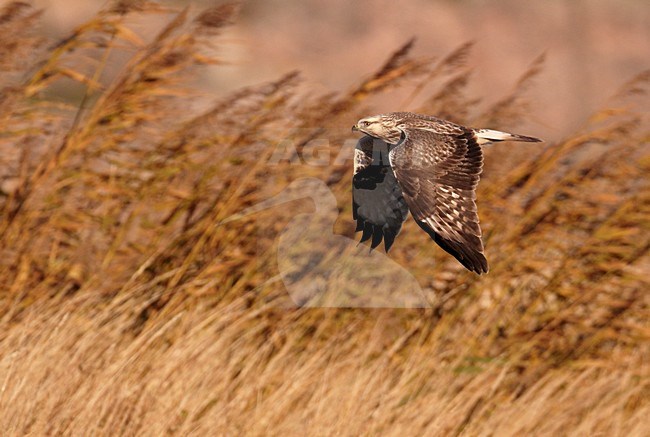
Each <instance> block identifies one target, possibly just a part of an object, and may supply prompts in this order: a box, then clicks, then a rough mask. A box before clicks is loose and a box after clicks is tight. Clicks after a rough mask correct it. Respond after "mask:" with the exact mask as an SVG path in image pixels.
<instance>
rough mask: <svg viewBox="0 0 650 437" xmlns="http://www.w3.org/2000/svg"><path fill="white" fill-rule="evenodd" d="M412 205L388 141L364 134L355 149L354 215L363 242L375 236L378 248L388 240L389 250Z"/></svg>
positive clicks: (374, 241)
mask: <svg viewBox="0 0 650 437" xmlns="http://www.w3.org/2000/svg"><path fill="white" fill-rule="evenodd" d="M407 214H408V206H407V204H406V201H405V200H404V196H403V195H402V190H401V188H400V186H399V184H398V183H397V180H396V179H395V174H394V173H393V170H392V168H391V167H390V162H389V158H388V145H387V144H386V143H385V142H383V141H381V140H378V139H374V138H372V137H370V136H364V137H362V138H361V139H360V140H359V142H358V143H357V146H356V148H355V151H354V176H353V177H352V216H353V218H354V219H355V220H356V221H357V228H356V232H359V231H363V233H362V234H361V242H364V241H367V240H370V239H372V240H371V243H370V247H371V248H372V249H374V248H375V247H377V246H379V244H380V243H381V241H382V240H383V241H384V247H385V249H386V252H388V251H389V250H390V247H391V246H392V245H393V242H394V241H395V237H397V234H399V232H400V230H401V229H402V223H404V220H406V216H407Z"/></svg>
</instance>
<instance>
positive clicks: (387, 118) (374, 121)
mask: <svg viewBox="0 0 650 437" xmlns="http://www.w3.org/2000/svg"><path fill="white" fill-rule="evenodd" d="M400 122H401V118H400V117H397V116H396V114H395V113H391V114H380V115H373V116H372V117H366V118H362V119H361V120H359V121H358V122H357V124H355V125H354V126H352V130H353V131H359V132H363V133H364V134H367V135H370V136H371V137H374V138H379V139H380V140H383V141H385V142H387V143H388V144H397V143H399V140H400V139H401V137H402V131H401V130H400V129H399V127H398V126H399V124H400Z"/></svg>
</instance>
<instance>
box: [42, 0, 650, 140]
mask: <svg viewBox="0 0 650 437" xmlns="http://www.w3.org/2000/svg"><path fill="white" fill-rule="evenodd" d="M35 3H36V4H37V5H39V6H42V7H44V8H46V13H45V15H44V20H43V22H44V24H45V27H44V29H43V31H45V32H47V33H48V34H50V35H59V36H60V35H62V34H64V33H66V32H67V31H69V29H70V28H71V27H73V26H75V25H78V24H79V23H81V22H83V21H84V20H87V19H88V18H89V17H91V16H92V15H93V14H94V13H96V12H97V11H98V10H99V9H100V8H101V7H103V6H105V5H106V2H105V1H99V0H38V1H36V2H35ZM213 3H214V2H209V1H199V2H193V4H195V5H203V6H208V5H210V4H213ZM163 4H168V5H176V6H183V5H186V4H188V2H182V1H176V2H170V1H167V2H163ZM649 23H650V6H648V3H647V2H645V1H642V0H549V1H544V2H521V1H517V0H496V1H489V0H436V1H433V0H412V1H408V2H400V3H399V5H398V4H396V3H395V2H392V1H389V0H378V1H357V2H352V3H350V2H347V1H344V0H333V1H328V2H320V1H312V0H307V1H300V0H251V1H245V2H243V3H242V11H241V16H240V18H239V20H238V25H237V26H236V27H233V28H231V29H230V30H229V31H228V36H227V38H226V39H225V41H226V42H227V44H226V46H225V47H224V52H223V53H224V55H225V56H224V58H225V60H226V61H227V62H229V63H230V64H231V65H230V66H228V67H227V68H223V67H220V68H218V69H214V70H213V71H212V72H211V73H210V74H207V75H206V76H205V78H206V80H207V81H209V82H208V83H209V88H208V89H209V92H214V93H215V94H218V93H221V92H223V91H228V90H233V89H236V88H238V87H240V86H243V85H250V84H254V83H259V82H262V81H264V80H267V79H268V78H270V77H278V76H279V75H281V74H284V73H286V72H288V71H291V70H300V71H302V72H304V75H305V77H306V78H307V79H308V80H310V81H311V82H313V84H314V85H316V86H320V89H321V90H322V91H325V90H345V89H347V88H349V87H351V86H353V85H354V83H355V80H356V79H357V78H358V77H359V76H360V75H364V74H368V72H369V71H371V70H372V69H373V68H374V67H375V66H377V65H379V64H380V63H381V62H382V61H383V60H384V58H385V56H386V53H387V52H389V51H392V50H394V49H396V48H397V47H399V46H401V45H402V44H403V43H404V42H405V41H407V40H408V39H410V38H411V37H416V38H417V44H416V46H415V53H417V54H421V55H427V56H440V55H443V54H445V53H448V52H450V51H451V50H452V49H454V48H456V47H458V46H459V45H460V44H462V43H465V42H467V41H474V42H475V43H476V47H475V48H474V50H473V52H472V60H471V62H470V64H471V67H472V68H473V70H474V71H473V77H472V81H471V83H470V91H471V94H472V95H475V96H479V97H480V98H482V99H483V100H484V101H486V102H491V101H494V100H496V99H497V98H499V97H500V96H501V95H503V94H505V93H507V92H509V91H510V89H511V88H512V87H513V85H514V83H515V81H516V80H517V78H518V77H519V75H520V74H521V72H523V71H525V69H526V68H527V66H528V65H529V64H530V63H531V62H533V60H534V59H535V58H536V57H537V56H538V55H540V54H542V53H546V54H547V57H546V62H545V65H544V71H543V74H541V75H540V76H539V77H538V78H537V79H536V83H537V85H538V86H535V87H533V89H531V92H530V101H531V102H532V104H534V105H535V111H534V116H531V117H530V119H528V120H527V125H526V127H527V128H530V129H531V132H529V133H531V134H536V135H538V136H541V137H544V138H546V139H548V140H558V139H560V138H562V137H563V136H565V135H566V134H568V133H569V131H570V130H571V129H572V128H573V127H575V126H576V125H578V124H580V123H582V122H583V121H584V120H585V117H586V116H587V115H588V114H589V113H590V112H591V111H593V109H594V108H596V107H599V106H601V105H603V104H604V103H605V102H606V99H607V98H608V97H609V96H611V94H612V92H613V90H615V89H616V88H617V87H618V86H619V85H620V84H621V82H622V81H623V80H626V79H628V78H630V77H632V76H633V75H634V74H636V73H638V72H639V71H641V70H642V69H644V68H647V66H648V63H649V62H650V25H649ZM396 106H399V104H398V102H395V101H385V102H384V104H383V105H380V106H378V107H377V110H379V111H382V112H389V111H391V110H398V109H402V108H398V107H396Z"/></svg>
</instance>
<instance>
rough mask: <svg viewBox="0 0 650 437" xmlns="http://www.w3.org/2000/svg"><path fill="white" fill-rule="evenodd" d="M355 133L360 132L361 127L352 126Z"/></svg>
mask: <svg viewBox="0 0 650 437" xmlns="http://www.w3.org/2000/svg"><path fill="white" fill-rule="evenodd" d="M354 131H357V132H358V131H359V126H357V125H356V124H355V125H354V126H352V132H354Z"/></svg>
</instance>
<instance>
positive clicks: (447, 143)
mask: <svg viewBox="0 0 650 437" xmlns="http://www.w3.org/2000/svg"><path fill="white" fill-rule="evenodd" d="M403 131H404V139H403V141H402V142H401V143H400V144H399V145H398V146H397V147H395V148H393V150H391V152H390V162H391V165H392V167H393V170H394V172H395V176H396V178H397V181H398V182H399V184H400V186H401V188H402V191H403V193H404V198H405V199H406V203H407V204H408V206H409V209H410V210H411V214H412V215H413V218H414V219H415V221H416V222H417V223H418V225H419V226H420V227H421V228H422V229H424V230H425V231H426V232H427V233H428V234H429V236H430V237H431V238H432V239H433V240H434V241H435V242H436V243H438V245H440V247H442V248H443V249H444V250H446V251H447V252H449V253H450V254H451V255H453V256H454V257H455V258H456V259H457V260H458V261H460V263H461V264H462V265H464V266H465V267H466V268H467V269H469V270H471V271H473V272H476V273H478V274H481V273H483V272H487V271H488V263H487V260H486V259H485V256H484V255H483V242H482V241H481V228H480V227H479V222H478V214H477V212H476V203H475V202H474V200H475V199H476V191H475V190H476V186H477V184H478V181H479V176H480V174H481V170H482V168H483V154H482V152H481V147H480V146H479V145H478V143H477V142H476V137H475V135H474V133H473V132H472V131H470V130H468V129H464V128H462V127H460V126H454V127H453V129H449V131H448V132H445V133H440V132H433V131H431V130H427V129H426V128H405V129H403Z"/></svg>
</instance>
